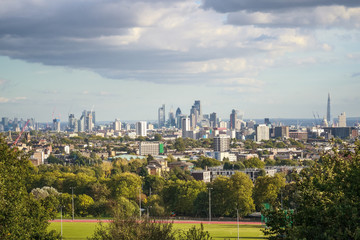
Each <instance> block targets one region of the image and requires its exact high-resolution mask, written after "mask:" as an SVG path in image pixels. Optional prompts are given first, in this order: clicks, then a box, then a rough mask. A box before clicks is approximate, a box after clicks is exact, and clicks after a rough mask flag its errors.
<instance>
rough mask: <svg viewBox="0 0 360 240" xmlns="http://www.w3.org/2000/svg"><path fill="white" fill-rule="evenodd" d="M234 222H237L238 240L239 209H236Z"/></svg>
mask: <svg viewBox="0 0 360 240" xmlns="http://www.w3.org/2000/svg"><path fill="white" fill-rule="evenodd" d="M236 222H237V230H238V231H237V232H238V238H237V239H238V240H239V236H240V232H239V231H240V230H239V209H238V208H236Z"/></svg>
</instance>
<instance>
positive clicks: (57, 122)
mask: <svg viewBox="0 0 360 240" xmlns="http://www.w3.org/2000/svg"><path fill="white" fill-rule="evenodd" d="M53 130H54V131H55V132H60V119H59V118H55V119H53Z"/></svg>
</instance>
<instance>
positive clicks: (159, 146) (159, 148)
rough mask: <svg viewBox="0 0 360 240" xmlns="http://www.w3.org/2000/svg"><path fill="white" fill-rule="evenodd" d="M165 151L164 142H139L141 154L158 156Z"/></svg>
mask: <svg viewBox="0 0 360 240" xmlns="http://www.w3.org/2000/svg"><path fill="white" fill-rule="evenodd" d="M163 153H164V144H163V143H159V142H139V154H140V155H143V156H144V155H149V154H150V155H152V156H157V155H159V154H163Z"/></svg>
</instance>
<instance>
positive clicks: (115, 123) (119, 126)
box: [114, 119, 121, 131]
mask: <svg viewBox="0 0 360 240" xmlns="http://www.w3.org/2000/svg"><path fill="white" fill-rule="evenodd" d="M120 130H121V122H120V121H119V120H117V119H115V122H114V131H120Z"/></svg>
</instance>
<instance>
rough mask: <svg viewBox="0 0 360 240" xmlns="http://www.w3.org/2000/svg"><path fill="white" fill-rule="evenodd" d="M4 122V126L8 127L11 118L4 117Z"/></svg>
mask: <svg viewBox="0 0 360 240" xmlns="http://www.w3.org/2000/svg"><path fill="white" fill-rule="evenodd" d="M2 124H3V125H4V128H5V129H6V128H7V127H8V125H9V118H7V117H3V118H2Z"/></svg>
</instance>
